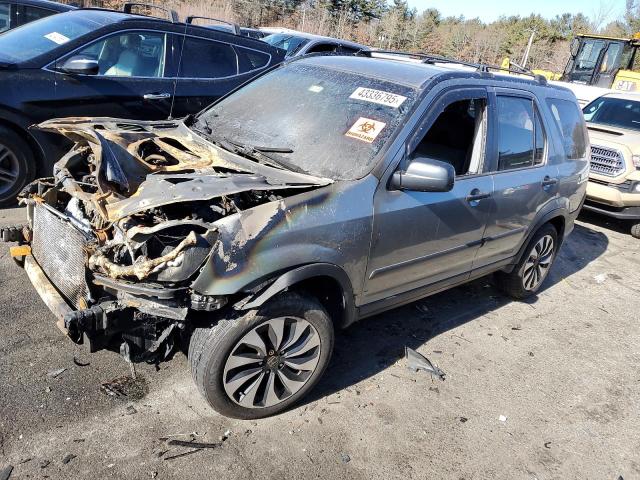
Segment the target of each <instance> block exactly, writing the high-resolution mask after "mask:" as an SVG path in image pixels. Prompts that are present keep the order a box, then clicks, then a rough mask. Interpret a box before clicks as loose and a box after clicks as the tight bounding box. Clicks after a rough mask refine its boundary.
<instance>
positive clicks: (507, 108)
mask: <svg viewBox="0 0 640 480" xmlns="http://www.w3.org/2000/svg"><path fill="white" fill-rule="evenodd" d="M534 131H535V115H534V109H533V101H532V100H531V99H529V98H521V97H507V96H498V170H501V171H502V170H513V169H515V168H524V167H530V166H532V165H533V164H534V156H535V151H536V148H535V132H534Z"/></svg>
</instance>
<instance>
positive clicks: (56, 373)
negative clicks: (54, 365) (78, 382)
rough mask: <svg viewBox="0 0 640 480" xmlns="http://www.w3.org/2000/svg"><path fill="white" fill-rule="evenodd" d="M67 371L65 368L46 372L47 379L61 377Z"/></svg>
mask: <svg viewBox="0 0 640 480" xmlns="http://www.w3.org/2000/svg"><path fill="white" fill-rule="evenodd" d="M66 370H67V369H66V368H58V369H57V370H51V371H49V372H47V377H51V378H56V377H58V376H60V375H62V374H63V373H64V372H65V371H66Z"/></svg>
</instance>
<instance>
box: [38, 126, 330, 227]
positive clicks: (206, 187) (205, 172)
mask: <svg viewBox="0 0 640 480" xmlns="http://www.w3.org/2000/svg"><path fill="white" fill-rule="evenodd" d="M37 128H39V129H41V130H44V131H48V132H54V133H59V134H62V135H64V136H65V137H67V138H69V139H70V140H72V141H73V142H75V143H76V146H75V147H74V149H73V150H71V152H69V153H68V154H67V155H65V156H64V157H63V158H62V159H61V160H60V161H59V162H58V163H57V164H56V165H55V167H54V173H55V177H56V180H57V181H59V182H64V181H72V178H71V175H70V174H69V168H71V166H72V164H73V163H74V162H77V161H78V160H77V158H78V154H79V153H81V152H82V151H83V150H84V153H85V154H87V153H88V154H90V155H93V159H94V163H95V165H96V171H95V172H94V173H93V176H95V177H96V183H97V186H98V192H96V193H95V194H93V195H88V194H87V193H86V192H80V190H79V189H77V190H78V196H80V197H82V199H83V200H85V201H91V202H92V203H94V204H95V205H96V207H98V209H99V210H100V211H101V212H103V215H104V216H105V217H106V219H108V220H109V221H112V222H114V221H117V220H119V219H121V218H124V217H126V216H129V215H132V214H135V213H138V212H141V211H144V210H149V209H152V208H155V207H159V206H163V205H169V204H174V203H179V202H191V201H199V200H210V199H212V198H216V197H220V196H223V195H230V194H234V193H240V192H244V191H249V190H253V191H260V190H280V189H292V188H309V187H313V186H322V185H327V184H329V183H332V180H330V179H326V178H318V177H314V176H311V175H304V174H300V173H296V172H292V171H288V170H281V169H278V168H273V167H270V166H265V165H261V164H259V163H257V162H254V161H252V160H249V159H246V158H243V157H240V156H238V155H235V154H233V153H231V152H228V151H226V150H223V149H221V148H218V147H217V146H215V145H214V144H212V143H210V142H208V141H207V140H206V139H204V138H203V137H201V136H199V135H197V134H196V133H195V132H193V131H192V130H191V129H189V128H188V127H187V126H186V125H185V124H184V122H183V121H181V120H176V121H160V122H145V121H132V120H120V119H113V118H65V119H56V120H49V121H46V122H43V123H41V124H40V125H38V126H37ZM87 149H89V150H90V152H86V150H87Z"/></svg>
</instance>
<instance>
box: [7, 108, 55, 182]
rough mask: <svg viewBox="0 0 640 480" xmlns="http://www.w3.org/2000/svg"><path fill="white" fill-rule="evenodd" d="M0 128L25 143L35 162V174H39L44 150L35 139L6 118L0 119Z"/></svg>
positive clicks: (42, 165) (42, 164)
mask: <svg viewBox="0 0 640 480" xmlns="http://www.w3.org/2000/svg"><path fill="white" fill-rule="evenodd" d="M0 127H4V128H6V129H8V130H11V131H12V132H13V133H15V134H16V135H18V136H19V137H20V138H22V139H23V140H24V141H25V142H27V145H29V148H30V149H31V153H33V156H34V158H35V161H36V173H40V169H41V168H43V167H44V159H45V154H44V150H43V149H42V147H41V145H40V144H39V143H38V141H37V140H36V139H35V137H34V136H33V135H31V134H30V133H29V132H28V131H27V130H25V129H24V128H22V127H21V126H20V125H18V124H17V123H15V122H12V121H11V120H7V119H6V118H2V117H0Z"/></svg>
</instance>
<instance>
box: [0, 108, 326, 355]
mask: <svg viewBox="0 0 640 480" xmlns="http://www.w3.org/2000/svg"><path fill="white" fill-rule="evenodd" d="M40 128H41V129H43V130H46V131H51V132H57V133H60V134H62V135H65V136H66V137H68V138H69V139H71V140H72V141H74V142H75V146H74V147H73V148H72V149H71V150H70V151H69V152H68V153H67V154H66V155H65V156H64V157H63V158H62V159H61V160H60V161H59V162H58V163H57V164H56V165H55V169H54V176H53V177H51V178H45V179H40V180H37V181H35V182H33V183H32V184H31V185H29V186H28V187H27V188H26V189H25V191H24V192H23V193H22V195H21V199H20V201H21V203H23V204H24V205H26V207H27V212H28V213H27V216H28V223H27V225H24V226H21V227H20V228H18V229H17V228H13V229H9V230H5V231H4V232H3V236H4V237H6V238H5V239H7V240H17V241H19V243H20V244H21V246H20V247H17V248H16V249H14V251H13V254H14V257H17V258H18V259H19V260H20V261H22V262H24V266H25V269H26V271H27V273H28V275H29V277H30V280H31V281H32V283H33V284H34V286H35V288H36V289H37V290H38V293H39V294H40V296H41V297H42V299H43V300H44V302H45V303H46V304H47V305H48V306H49V308H50V309H51V310H52V311H53V312H54V313H55V314H56V316H57V318H58V327H59V328H60V329H61V330H62V331H63V332H64V333H66V334H67V335H68V336H69V337H70V338H71V339H72V340H73V341H75V342H77V343H85V344H88V345H89V348H90V350H91V351H97V350H100V349H105V348H106V349H111V350H115V351H120V353H121V354H123V355H124V356H125V358H127V359H129V360H130V361H134V362H138V361H158V360H162V359H165V358H166V357H167V356H169V355H170V354H171V353H172V352H173V351H174V350H175V348H176V346H177V344H178V342H179V340H180V338H181V335H182V334H183V333H184V332H185V330H188V325H189V322H193V321H195V320H196V319H197V316H198V315H199V314H202V313H201V312H204V314H209V312H215V311H218V310H220V309H223V308H229V307H228V306H227V305H228V304H229V303H230V302H233V301H235V299H234V298H233V296H229V295H209V294H206V293H198V292H197V291H196V290H194V288H193V285H194V284H195V283H196V282H198V280H199V278H200V277H206V278H210V277H211V272H210V271H209V270H208V268H207V264H209V263H212V262H214V260H213V259H212V257H214V256H223V257H226V258H227V259H228V256H229V250H230V249H232V248H236V247H231V246H230V245H228V244H222V242H228V238H227V239H221V238H219V224H220V221H221V220H225V219H229V218H231V217H233V216H234V215H235V216H239V214H240V213H246V212H247V211H248V210H250V209H252V208H253V207H255V206H258V205H264V204H269V203H274V204H278V202H280V201H281V200H282V198H284V197H285V196H287V195H292V194H296V193H300V192H303V191H305V190H307V191H308V190H313V189H316V188H318V187H319V186H322V185H326V184H327V183H330V181H329V182H327V181H325V180H322V179H317V178H315V177H311V176H308V175H302V174H297V173H295V172H288V171H284V170H282V171H278V170H276V169H273V168H266V167H264V166H262V165H259V164H257V163H252V162H250V161H242V159H238V158H235V161H234V158H233V157H234V156H233V155H231V154H229V153H228V152H226V151H224V150H222V149H216V148H214V147H213V145H212V144H210V143H209V142H206V141H205V140H203V139H202V138H201V137H199V136H198V135H196V134H194V132H193V131H192V130H190V129H189V128H188V127H187V126H186V125H185V124H184V123H183V122H164V123H162V122H130V121H126V123H123V121H119V120H114V119H91V120H88V119H65V120H60V121H49V122H45V123H44V124H41V125H40ZM280 172H281V173H280ZM264 224H265V225H268V219H265V221H264ZM237 253H238V252H236V254H237ZM203 283H206V281H203V280H202V279H201V280H200V284H203ZM225 306H227V307H225Z"/></svg>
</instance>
